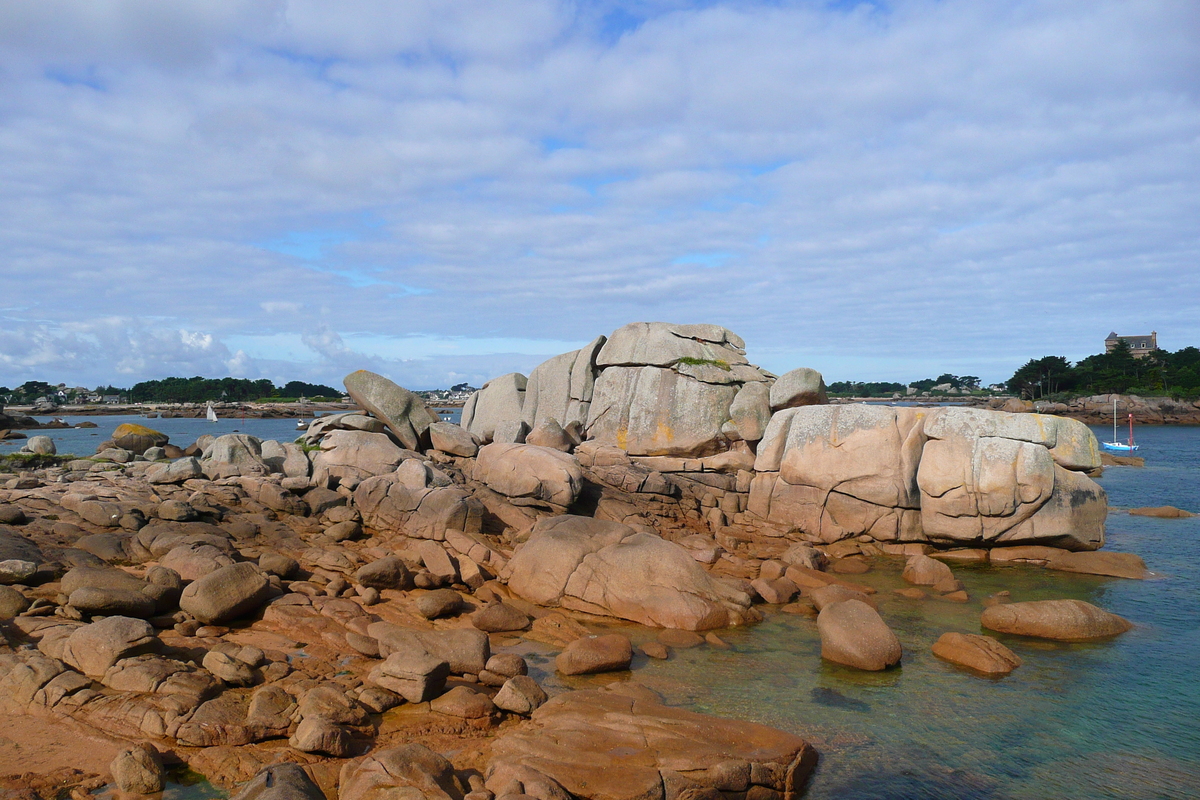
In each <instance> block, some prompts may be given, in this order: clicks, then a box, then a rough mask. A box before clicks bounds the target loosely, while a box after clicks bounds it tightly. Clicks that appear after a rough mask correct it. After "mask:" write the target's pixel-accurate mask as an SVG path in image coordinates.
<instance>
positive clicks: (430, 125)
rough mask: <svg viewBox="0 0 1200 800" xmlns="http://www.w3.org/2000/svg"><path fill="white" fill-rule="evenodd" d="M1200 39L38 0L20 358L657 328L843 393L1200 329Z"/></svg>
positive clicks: (1192, 11) (1037, 18) (158, 365)
mask: <svg viewBox="0 0 1200 800" xmlns="http://www.w3.org/2000/svg"><path fill="white" fill-rule="evenodd" d="M615 10H619V11H624V12H627V13H626V14H625V16H624V17H621V15H616V16H612V15H611V14H610V12H613V11H615ZM630 15H632V18H634V19H633V22H631V23H630V24H622V25H619V26H617V27H614V26H613V20H614V19H618V18H623V19H626V20H627V21H628V20H629V18H630ZM635 23H636V24H635ZM1198 45H1200V11H1197V10H1196V6H1195V5H1194V4H1187V3H1172V2H1144V3H1135V4H1131V3H1121V2H1056V3H1042V2H1013V3H934V2H929V1H928V0H912V1H905V2H898V3H895V4H893V5H892V6H891V7H890V9H889V10H883V11H881V10H878V9H875V8H874V7H872V6H869V5H866V4H863V5H861V6H859V7H857V8H853V9H850V10H845V9H839V8H827V7H825V6H823V5H818V4H811V3H794V4H787V3H785V4H776V3H761V4H760V3H754V2H730V3H722V4H715V5H713V4H707V3H706V4H704V5H703V7H693V6H692V5H690V4H688V3H684V2H645V3H638V4H621V5H616V4H607V3H578V4H574V3H561V2H555V1H552V0H544V1H542V0H520V2H504V3H500V2H487V3H479V4H470V5H469V6H468V5H462V4H446V3H434V2H427V3H422V2H412V3H404V4H396V3H388V2H365V1H363V2H357V1H356V2H352V3H343V4H338V5H336V6H330V5H329V4H326V3H317V2H283V0H278V1H277V2H257V1H256V2H231V3H221V4H211V3H192V2H180V3H171V4H162V3H154V2H132V1H130V2H102V1H101V0H97V2H93V3H86V4H81V3H70V2H58V1H57V0H47V1H46V2H44V3H35V4H7V5H4V6H0V71H2V72H3V74H4V76H5V78H4V80H5V112H4V116H3V117H2V118H0V159H2V161H3V163H4V164H5V170H4V171H3V172H2V173H0V247H2V252H3V253H4V254H5V256H4V260H3V262H2V263H0V297H4V298H6V300H5V305H6V306H10V307H11V308H10V309H8V310H6V311H4V312H0V313H3V314H5V315H7V316H6V317H5V319H4V321H3V325H2V326H0V383H5V382H6V381H10V382H11V380H15V378H11V377H10V376H11V375H16V374H18V373H19V374H20V375H28V377H37V378H44V379H54V380H56V381H57V380H65V381H67V382H72V383H73V382H77V381H79V380H82V377H75V376H82V375H96V376H97V380H103V381H106V382H107V381H108V380H109V379H112V380H116V379H117V377H118V376H119V375H125V376H129V378H130V379H132V378H135V377H162V376H163V375H165V374H170V373H171V372H172V371H173V370H179V371H185V370H192V374H196V373H203V374H217V373H225V372H231V371H238V372H240V373H244V374H247V375H249V376H257V374H263V375H266V376H269V377H283V378H286V379H290V378H293V377H300V378H304V379H310V380H320V381H322V382H327V383H333V382H335V381H337V380H339V379H340V377H341V375H342V374H344V373H341V372H339V370H347V371H348V370H349V369H353V368H357V367H364V366H365V367H372V366H374V367H378V368H380V369H384V368H387V369H395V370H397V371H398V372H404V371H407V372H404V374H406V375H410V376H411V377H409V378H406V379H407V380H412V381H416V380H421V381H429V384H427V385H444V384H446V383H447V381H448V380H449V379H450V378H451V377H452V376H454V375H457V374H460V372H461V371H464V370H465V371H466V372H468V373H470V374H477V373H472V372H471V370H487V369H489V367H488V363H489V362H488V359H489V358H492V357H491V356H490V355H489V354H488V352H487V351H486V349H481V350H479V352H478V353H475V354H472V353H461V351H458V352H460V353H461V358H465V359H467V360H466V361H454V360H452V359H451V358H449V357H447V356H443V355H438V354H437V353H421V354H420V356H421V357H419V358H415V357H410V356H408V355H402V354H401V353H400V351H396V352H391V351H388V350H387V349H380V348H374V349H373V348H368V347H365V346H359V345H362V344H363V343H365V342H368V341H381V340H389V339H409V340H411V339H415V338H421V337H425V338H426V339H429V340H446V341H448V340H450V339H454V338H457V339H458V340H460V341H461V342H463V343H464V344H466V345H467V346H474V347H479V348H488V347H491V348H500V349H504V345H503V344H501V343H499V342H502V341H503V340H514V339H519V340H522V341H525V342H530V341H535V342H536V341H538V340H541V341H544V342H554V343H558V342H575V341H587V340H589V339H591V338H592V337H593V336H595V335H596V334H598V333H607V332H609V331H611V330H613V329H615V328H617V327H619V326H620V325H622V324H624V323H626V322H629V321H632V320H635V319H667V320H678V321H711V322H718V323H721V324H725V325H727V326H729V327H731V328H733V329H734V330H736V331H738V332H739V333H740V334H742V335H743V336H744V337H745V338H746V339H747V341H748V343H749V344H750V348H751V355H754V354H755V352H756V348H758V351H759V352H762V353H763V355H762V356H761V358H762V360H763V361H764V364H765V365H766V366H768V367H769V368H771V369H774V370H776V371H780V370H783V369H787V368H789V367H793V366H798V365H800V364H808V365H811V366H815V367H817V368H819V369H822V370H824V371H825V372H826V373H827V375H828V377H830V378H831V379H838V378H862V379H870V378H873V377H876V375H875V374H865V373H864V372H862V371H861V370H866V369H871V370H883V369H885V368H886V367H888V366H889V365H891V366H893V367H894V370H895V371H893V372H891V373H890V375H889V377H890V376H895V375H896V374H897V373H899V374H901V375H903V374H908V372H909V371H911V372H912V373H913V374H908V377H913V378H915V377H921V376H922V375H923V374H924V372H927V371H929V368H928V365H929V364H931V363H945V364H948V365H949V364H956V365H961V366H960V367H959V368H958V369H950V367H949V366H948V367H947V369H949V370H950V371H953V372H960V373H972V374H980V375H984V376H985V377H986V378H987V379H988V380H992V379H999V378H1002V377H1006V373H1008V372H1011V370H1012V369H1014V368H1015V367H1016V366H1018V365H1019V364H1020V363H1022V362H1023V361H1024V360H1026V359H1027V358H1029V357H1032V356H1039V355H1042V354H1045V353H1061V354H1065V355H1069V356H1071V357H1080V356H1083V355H1086V354H1088V353H1091V352H1095V351H1096V350H1098V348H1099V342H1100V340H1101V339H1102V337H1103V336H1104V335H1105V334H1106V333H1107V332H1108V331H1109V330H1111V329H1114V328H1116V329H1122V330H1125V329H1130V330H1133V329H1143V328H1145V329H1147V330H1148V329H1150V328H1155V329H1157V330H1159V331H1160V334H1161V341H1162V342H1163V344H1164V346H1167V347H1170V348H1172V349H1175V348H1177V347H1182V346H1185V345H1188V344H1200V322H1197V320H1196V319H1195V315H1194V314H1193V313H1191V311H1192V310H1191V309H1190V308H1189V307H1188V304H1186V303H1180V302H1179V298H1181V297H1189V296H1200V292H1198V289H1200V286H1198V285H1197V282H1198V281H1200V279H1198V278H1197V277H1196V270H1195V264H1196V260H1197V251H1198V250H1200V246H1198V237H1197V230H1196V223H1195V220H1196V219H1198V218H1200V213H1198V212H1200V208H1198V206H1200V200H1198V199H1197V198H1200V192H1198V191H1197V189H1198V188H1200V187H1198V185H1197V184H1198V183H1200V181H1198V177H1200V144H1198V142H1200V108H1198V102H1197V101H1198V97H1197V85H1196V82H1195V75H1196V74H1200V46H1198ZM306 237H308V238H306ZM314 237H316V238H315V239H314ZM321 237H324V238H321ZM316 239H320V241H321V246H320V247H319V248H314V250H313V256H312V257H303V256H301V255H297V254H295V253H292V254H289V253H288V252H287V251H286V249H285V251H284V252H276V251H273V250H272V249H270V248H268V247H264V244H263V243H268V242H283V241H291V242H298V241H299V242H304V241H309V240H314V241H315V240H316ZM277 249H278V248H277ZM713 253H719V254H722V256H723V258H722V260H721V261H720V264H719V265H718V266H715V267H713V266H711V265H710V264H706V263H702V262H698V261H696V260H695V259H694V258H691V259H689V258H688V256H694V255H695V254H713ZM113 318H119V319H120V320H121V322H119V323H112V322H106V320H112V319H113ZM64 319H69V320H73V321H74V323H73V324H72V325H65V324H62V323H61V322H59V321H60V320H64ZM117 330H119V331H125V332H126V333H120V334H118V333H115V332H113V331H117ZM105 331H108V333H104V332H105ZM180 331H185V332H190V333H180ZM130 332H132V333H130ZM106 336H107V337H108V338H105V337H106ZM205 337H208V338H205ZM273 339H274V340H278V341H291V342H302V344H300V345H297V346H295V347H289V348H283V347H275V348H274V349H272V348H268V347H264V348H262V349H256V348H255V347H253V346H249V345H247V344H246V343H249V342H254V341H259V342H266V341H268V340H273ZM347 343H349V344H347ZM475 343H478V344H475ZM484 343H487V344H484ZM521 349H523V350H527V351H535V350H537V349H538V348H537V347H536V346H522V348H521ZM536 355H537V354H536V353H533V352H530V353H529V354H528V355H527V356H523V357H513V358H515V359H516V360H517V361H520V360H521V359H522V358H524V359H525V361H522V363H526V362H527V361H528V359H529V358H530V357H533V356H536ZM505 358H509V357H505ZM493 360H494V361H495V362H496V363H495V368H496V371H497V372H498V371H502V370H500V367H501V366H507V365H511V363H515V362H514V361H513V360H512V359H511V358H510V360H509V361H506V362H505V363H504V364H503V365H502V364H500V363H499V362H500V361H501V360H502V359H498V358H495V359H493ZM534 363H536V360H535V361H534ZM528 366H532V364H529V365H527V366H526V367H525V368H526V369H527V368H528ZM255 370H261V371H264V372H261V373H256V372H255ZM35 372H36V373H37V374H36V375H35V374H32V373H35ZM917 372H920V373H921V374H915V373H917ZM485 375H486V372H485ZM449 382H457V381H449ZM413 385H417V384H413Z"/></svg>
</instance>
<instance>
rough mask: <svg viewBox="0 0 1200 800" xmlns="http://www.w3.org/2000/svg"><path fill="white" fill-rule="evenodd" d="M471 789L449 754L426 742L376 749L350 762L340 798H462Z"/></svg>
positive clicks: (341, 778)
mask: <svg viewBox="0 0 1200 800" xmlns="http://www.w3.org/2000/svg"><path fill="white" fill-rule="evenodd" d="M468 791H469V787H468V786H465V785H464V783H463V781H461V780H460V779H459V778H458V775H457V773H456V772H455V771H454V765H453V764H451V763H450V762H449V761H448V760H447V759H446V758H444V757H443V756H441V755H438V754H437V753H435V752H433V751H432V750H430V749H429V748H428V747H426V746H424V745H422V744H406V745H401V746H399V747H390V748H387V749H385V750H375V751H373V752H371V753H370V754H369V755H367V756H365V757H363V758H361V759H355V760H353V761H350V762H347V763H346V765H345V766H344V767H342V772H341V776H340V779H339V781H338V800H388V798H405V799H406V800H407V799H408V798H411V800H417V798H421V800H462V798H463V797H464V796H465V795H466V794H467V792H468Z"/></svg>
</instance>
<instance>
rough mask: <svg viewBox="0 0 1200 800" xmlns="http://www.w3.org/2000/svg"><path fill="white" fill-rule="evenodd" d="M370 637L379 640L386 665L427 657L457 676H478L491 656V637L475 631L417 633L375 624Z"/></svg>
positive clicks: (462, 629)
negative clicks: (398, 657) (399, 657)
mask: <svg viewBox="0 0 1200 800" xmlns="http://www.w3.org/2000/svg"><path fill="white" fill-rule="evenodd" d="M367 633H368V634H370V635H371V636H373V637H374V638H375V639H376V640H378V642H379V655H380V656H381V657H382V658H384V659H385V662H384V663H387V659H389V658H390V657H391V656H392V655H393V654H397V653H400V654H407V655H412V654H414V653H424V654H425V655H426V656H429V657H431V658H432V659H434V661H435V662H445V663H446V665H447V666H448V667H449V668H450V672H451V673H453V674H455V675H468V674H469V675H478V674H479V673H480V672H482V671H483V670H484V668H485V667H487V663H488V659H489V658H491V655H492V650H491V644H490V642H489V640H488V635H487V634H486V633H484V632H483V631H480V630H475V629H474V628H451V629H447V630H438V631H416V630H410V629H408V628H401V627H400V626H399V625H394V624H392V623H390V622H372V623H371V624H370V625H368V626H367ZM385 671H386V670H385Z"/></svg>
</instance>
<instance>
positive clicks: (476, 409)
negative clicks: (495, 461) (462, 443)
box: [462, 372, 529, 442]
mask: <svg viewBox="0 0 1200 800" xmlns="http://www.w3.org/2000/svg"><path fill="white" fill-rule="evenodd" d="M528 383H529V380H528V379H527V378H526V377H525V376H524V375H522V374H521V373H519V372H510V373H508V374H507V375H501V376H500V377H498V378H492V379H491V380H490V381H488V382H487V383H485V384H484V385H483V388H482V389H480V390H479V391H478V392H475V394H473V395H471V397H470V398H468V400H467V404H466V405H465V406H463V412H462V426H463V427H464V428H466V429H467V430H469V431H470V432H471V433H473V434H475V435H476V436H478V437H479V438H480V439H481V440H482V441H485V442H490V441H493V440H496V431H497V429H500V430H501V431H504V430H505V429H511V426H512V425H515V424H517V423H519V422H521V419H522V416H523V415H524V407H525V387H526V386H527V385H528ZM496 441H514V440H513V439H499V440H496Z"/></svg>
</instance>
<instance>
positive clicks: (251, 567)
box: [179, 562, 271, 625]
mask: <svg viewBox="0 0 1200 800" xmlns="http://www.w3.org/2000/svg"><path fill="white" fill-rule="evenodd" d="M270 595H271V584H270V583H268V582H267V578H266V576H265V575H263V573H262V571H261V570H260V569H259V568H258V566H257V565H255V564H250V563H245V562H244V563H240V564H230V565H229V566H226V567H221V568H220V569H218V570H214V571H213V572H210V573H208V574H207V575H205V576H204V577H202V578H200V579H199V580H195V581H192V582H191V583H189V584H188V585H187V588H185V589H184V590H183V594H182V595H181V596H180V598H179V607H180V608H181V609H183V610H184V611H186V612H187V613H189V614H191V615H192V616H193V617H195V618H196V619H198V620H200V621H201V622H203V623H205V624H209V625H212V624H217V623H220V622H225V621H227V620H231V619H236V618H237V617H240V616H242V615H244V614H248V613H250V612H251V611H255V610H257V609H258V608H259V606H261V605H262V604H263V603H265V602H266V601H267V598H268V597H269V596H270Z"/></svg>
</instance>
